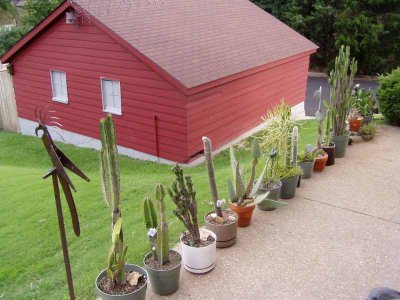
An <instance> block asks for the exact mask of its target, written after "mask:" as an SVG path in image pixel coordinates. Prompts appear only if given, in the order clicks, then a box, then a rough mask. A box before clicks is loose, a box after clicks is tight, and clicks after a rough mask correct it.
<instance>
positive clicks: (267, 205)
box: [257, 180, 282, 211]
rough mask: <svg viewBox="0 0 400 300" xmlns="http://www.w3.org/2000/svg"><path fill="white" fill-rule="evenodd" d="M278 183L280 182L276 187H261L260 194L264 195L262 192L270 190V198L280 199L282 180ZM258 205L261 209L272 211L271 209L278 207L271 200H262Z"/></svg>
mask: <svg viewBox="0 0 400 300" xmlns="http://www.w3.org/2000/svg"><path fill="white" fill-rule="evenodd" d="M277 183H278V187H277V188H275V189H268V188H266V187H261V188H260V189H259V190H258V194H259V195H262V194H265V193H267V192H269V195H268V199H271V200H275V201H278V200H279V194H280V193H281V187H282V182H281V181H280V180H278V181H277ZM257 207H258V208H259V209H261V210H265V211H271V210H274V209H276V206H275V205H273V204H271V202H269V201H262V202H260V203H258V204H257Z"/></svg>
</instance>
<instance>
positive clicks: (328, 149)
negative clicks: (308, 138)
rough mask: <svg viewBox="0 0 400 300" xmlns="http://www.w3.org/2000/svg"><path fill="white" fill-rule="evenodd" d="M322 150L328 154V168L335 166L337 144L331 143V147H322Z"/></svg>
mask: <svg viewBox="0 0 400 300" xmlns="http://www.w3.org/2000/svg"><path fill="white" fill-rule="evenodd" d="M322 150H324V151H325V153H326V154H328V161H327V162H326V166H333V165H334V164H335V153H336V146H335V143H331V144H330V146H329V147H326V146H325V145H322Z"/></svg>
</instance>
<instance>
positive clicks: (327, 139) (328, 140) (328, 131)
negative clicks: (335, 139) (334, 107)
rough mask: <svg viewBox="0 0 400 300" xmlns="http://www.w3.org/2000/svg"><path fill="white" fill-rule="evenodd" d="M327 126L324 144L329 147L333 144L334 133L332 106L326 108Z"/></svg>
mask: <svg viewBox="0 0 400 300" xmlns="http://www.w3.org/2000/svg"><path fill="white" fill-rule="evenodd" d="M326 116H327V119H326V128H325V138H324V145H325V147H329V146H330V145H331V140H332V133H331V120H332V111H331V109H330V108H327V109H326Z"/></svg>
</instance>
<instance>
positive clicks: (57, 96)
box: [50, 71, 68, 103]
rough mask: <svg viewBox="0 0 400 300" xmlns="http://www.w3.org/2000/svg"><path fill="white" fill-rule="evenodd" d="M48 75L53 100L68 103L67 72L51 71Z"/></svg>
mask: <svg viewBox="0 0 400 300" xmlns="http://www.w3.org/2000/svg"><path fill="white" fill-rule="evenodd" d="M50 77H51V88H52V90H53V101H57V102H62V103H68V91H67V74H66V73H65V72H61V71H51V72H50Z"/></svg>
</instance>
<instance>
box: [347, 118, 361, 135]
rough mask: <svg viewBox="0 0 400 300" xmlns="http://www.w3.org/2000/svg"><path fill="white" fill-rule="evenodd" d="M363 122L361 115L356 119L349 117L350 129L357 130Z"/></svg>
mask: <svg viewBox="0 0 400 300" xmlns="http://www.w3.org/2000/svg"><path fill="white" fill-rule="evenodd" d="M363 122H364V118H363V117H359V118H358V119H353V118H349V125H350V131H354V132H358V131H359V130H360V128H361V125H362V123H363Z"/></svg>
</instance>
